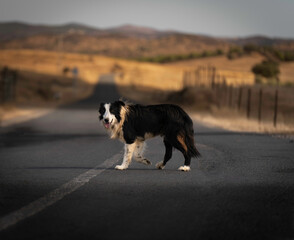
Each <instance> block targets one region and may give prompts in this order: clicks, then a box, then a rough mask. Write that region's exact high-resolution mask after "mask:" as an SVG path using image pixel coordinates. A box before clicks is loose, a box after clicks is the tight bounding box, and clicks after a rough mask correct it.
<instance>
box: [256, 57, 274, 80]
mask: <svg viewBox="0 0 294 240" xmlns="http://www.w3.org/2000/svg"><path fill="white" fill-rule="evenodd" d="M252 72H253V73H254V74H255V75H260V76H263V77H265V78H268V79H269V78H275V79H277V77H278V75H279V73H280V69H279V64H278V63H276V62H273V61H263V62H262V63H258V64H256V65H255V66H253V67H252Z"/></svg>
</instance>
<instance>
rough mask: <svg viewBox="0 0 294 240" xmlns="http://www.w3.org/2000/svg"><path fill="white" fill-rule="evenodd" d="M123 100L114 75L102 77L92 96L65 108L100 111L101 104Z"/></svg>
mask: <svg viewBox="0 0 294 240" xmlns="http://www.w3.org/2000/svg"><path fill="white" fill-rule="evenodd" d="M120 98H121V95H120V94H119V92H118V90H117V88H116V85H115V80H114V75H113V74H106V75H102V76H101V77H100V79H99V83H98V84H97V85H96V87H95V88H94V91H93V93H92V95H91V96H90V97H88V98H86V99H84V100H81V101H79V102H76V103H73V104H71V105H70V106H64V108H80V109H98V107H99V104H100V103H101V102H113V101H116V100H118V99H120Z"/></svg>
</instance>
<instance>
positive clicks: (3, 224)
mask: <svg viewBox="0 0 294 240" xmlns="http://www.w3.org/2000/svg"><path fill="white" fill-rule="evenodd" d="M120 158H121V153H119V154H116V155H114V156H112V157H111V158H109V159H107V160H105V161H104V162H103V163H102V164H100V165H98V166H96V167H94V168H92V169H91V170H89V171H87V172H85V173H82V174H81V175H79V176H77V177H75V178H74V179H72V180H71V181H69V182H67V183H65V184H63V185H62V186H60V187H59V188H57V189H55V190H53V191H52V192H50V193H48V194H47V195H45V196H43V197H41V198H39V199H37V200H36V201H34V202H31V203H30V204H28V205H26V206H24V207H22V208H20V209H18V210H16V211H14V212H11V213H9V214H7V215H6V216H4V217H2V218H0V231H2V230H4V229H6V228H8V227H10V226H12V225H15V224H16V223H18V222H20V221H22V220H24V219H26V218H28V217H31V216H33V215H35V214H37V213H39V212H41V211H43V210H44V209H46V208H47V207H49V206H51V205H53V204H54V203H56V202H58V201H59V200H61V199H62V198H64V197H65V196H66V195H69V194H71V193H72V192H74V191H76V190H77V189H78V188H80V187H82V186H83V185H85V184H86V183H87V182H89V181H90V180H91V179H92V178H94V177H96V176H97V175H99V174H100V173H102V172H103V171H105V170H106V169H107V168H109V167H111V166H112V165H114V164H115V163H116V162H117V161H118V160H119V159H120Z"/></svg>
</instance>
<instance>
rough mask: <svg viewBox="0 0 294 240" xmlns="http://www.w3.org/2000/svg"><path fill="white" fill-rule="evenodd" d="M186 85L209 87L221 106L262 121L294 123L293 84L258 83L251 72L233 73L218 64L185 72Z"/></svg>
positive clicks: (184, 81) (186, 86)
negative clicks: (229, 74) (288, 85)
mask: <svg viewBox="0 0 294 240" xmlns="http://www.w3.org/2000/svg"><path fill="white" fill-rule="evenodd" d="M183 84H184V88H189V87H197V88H206V89H207V88H210V89H211V91H212V92H213V94H214V96H215V99H216V100H217V101H216V102H217V104H216V105H217V107H218V108H231V109H235V110H237V111H239V112H240V113H241V114H244V115H245V116H246V117H247V118H248V119H256V120H257V121H258V122H259V123H262V122H272V124H273V125H274V126H275V127H276V126H277V125H278V123H284V124H286V125H294V88H293V87H284V86H268V85H258V84H255V82H254V78H252V76H250V75H243V76H241V75H238V74H235V75H234V77H232V75H231V76H229V77H228V75H225V74H223V75H222V74H221V71H217V69H216V68H215V67H212V66H206V67H203V66H202V67H198V68H197V69H196V70H195V71H186V72H184V74H183Z"/></svg>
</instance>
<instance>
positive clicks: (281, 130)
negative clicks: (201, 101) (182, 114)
mask: <svg viewBox="0 0 294 240" xmlns="http://www.w3.org/2000/svg"><path fill="white" fill-rule="evenodd" d="M191 116H192V118H193V119H194V120H197V121H199V122H201V123H202V124H204V125H206V126H209V127H219V128H222V129H226V130H231V131H237V132H254V133H266V134H282V135H289V136H291V135H292V137H293V135H294V126H289V125H285V124H284V123H278V124H277V126H276V127H274V125H273V123H272V122H261V123H259V122H258V121H257V120H256V119H247V118H246V117H244V116H242V115H240V114H239V113H238V112H235V111H232V110H231V109H222V110H217V111H215V112H213V113H193V114H192V115H191Z"/></svg>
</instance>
